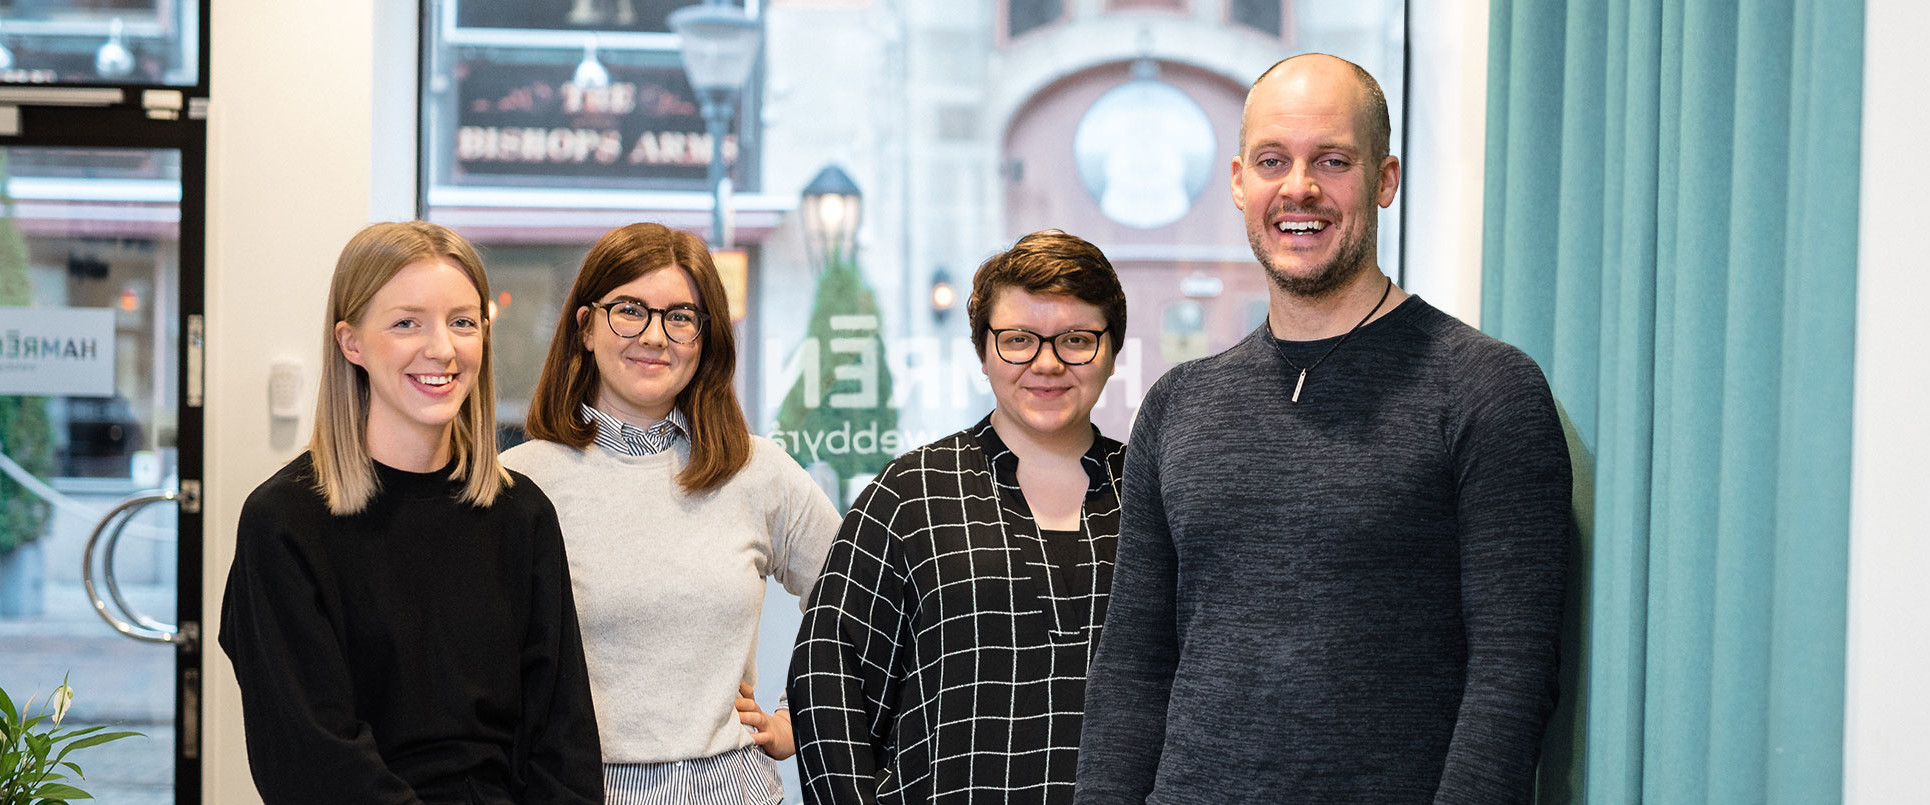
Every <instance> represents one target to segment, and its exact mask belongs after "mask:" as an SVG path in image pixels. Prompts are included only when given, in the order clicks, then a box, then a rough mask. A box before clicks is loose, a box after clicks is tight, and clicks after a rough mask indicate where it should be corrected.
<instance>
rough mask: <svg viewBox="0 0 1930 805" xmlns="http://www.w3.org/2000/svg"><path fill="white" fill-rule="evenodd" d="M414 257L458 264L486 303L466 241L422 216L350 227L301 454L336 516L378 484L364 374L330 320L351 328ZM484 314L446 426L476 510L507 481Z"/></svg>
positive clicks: (332, 284)
mask: <svg viewBox="0 0 1930 805" xmlns="http://www.w3.org/2000/svg"><path fill="white" fill-rule="evenodd" d="M422 260H445V261H448V262H449V263H451V264H453V265H455V266H456V267H457V268H459V269H461V270H462V272H463V273H464V274H466V275H468V277H469V282H470V284H472V285H474V286H475V287H476V297H477V299H478V300H479V303H480V304H481V305H482V306H483V307H484V310H485V313H486V312H487V308H488V305H489V302H488V300H489V277H488V276H487V275H485V274H484V273H483V264H482V258H481V257H480V256H478V255H477V254H476V248H475V247H474V246H471V245H470V244H469V241H467V240H465V239H463V237H462V236H461V235H458V234H456V233H455V232H452V231H450V230H449V229H448V228H447V227H443V226H439V225H436V224H432V223H428V222H426V221H403V222H399V223H380V224H375V225H372V226H370V227H368V228H367V229H364V230H362V231H360V232H357V233H355V237H353V238H350V239H349V242H348V245H347V246H343V247H342V256H341V257H340V258H338V259H337V260H336V261H335V276H334V278H333V279H331V280H330V281H329V284H328V316H327V317H326V319H325V320H324V322H323V326H322V388H321V394H320V397H319V399H318V400H317V401H316V403H315V434H314V436H313V437H312V438H311V439H310V440H309V443H308V449H309V452H310V453H312V454H313V455H314V459H315V487H316V489H317V490H319V491H320V492H321V494H322V497H323V498H324V499H326V500H327V502H328V510H329V511H330V512H331V513H333V514H337V515H346V514H354V513H356V512H359V511H361V510H362V509H364V508H366V507H367V506H368V504H369V500H370V499H372V498H374V497H375V493H376V492H377V491H378V489H377V487H378V486H379V484H378V482H377V480H376V477H375V460H374V459H372V458H370V457H369V448H368V428H369V375H368V372H367V370H365V369H363V368H362V367H360V366H356V365H355V364H353V363H350V362H349V360H348V358H347V357H346V356H344V355H343V354H342V348H341V346H340V345H339V344H338V343H337V342H336V339H335V325H336V323H337V322H346V323H348V325H349V326H351V327H353V326H357V325H360V324H361V322H362V317H363V315H364V314H366V313H367V312H368V307H369V302H370V300H372V299H374V298H375V294H376V292H377V291H380V290H381V289H382V286H384V285H387V284H388V283H389V280H390V279H393V278H394V277H395V275H396V274H397V273H399V272H400V271H402V269H403V268H405V267H407V266H409V265H410V264H413V263H416V262H419V261H422ZM489 324H490V322H489V320H488V318H487V317H485V318H484V319H483V351H482V365H481V366H479V367H477V370H476V384H475V386H473V387H472V388H470V390H469V396H468V397H467V398H465V399H464V400H463V401H462V408H461V409H460V410H458V411H457V412H456V419H455V422H454V423H453V427H452V428H451V442H452V443H451V452H452V453H453V455H454V458H455V461H456V470H455V477H456V478H458V479H461V481H462V483H463V490H462V495H461V499H462V500H463V502H465V503H469V504H470V505H473V506H481V507H486V506H489V505H490V504H492V503H494V502H496V496H497V495H498V494H500V493H501V492H502V490H503V489H504V488H505V487H507V486H509V485H510V477H509V471H508V470H506V469H504V468H503V465H502V462H501V461H499V460H498V459H497V457H496V378H495V374H494V372H493V370H492V358H491V356H490V348H489V329H490V328H489Z"/></svg>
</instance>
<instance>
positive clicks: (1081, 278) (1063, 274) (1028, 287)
mask: <svg viewBox="0 0 1930 805" xmlns="http://www.w3.org/2000/svg"><path fill="white" fill-rule="evenodd" d="M1001 288H1017V289H1019V290H1021V291H1025V292H1027V293H1036V294H1058V295H1061V296H1070V297H1072V298H1074V299H1077V300H1079V301H1081V302H1085V303H1086V304H1089V305H1092V306H1093V307H1096V308H1099V312H1100V314H1101V315H1103V316H1105V318H1106V337H1107V338H1109V339H1111V340H1112V352H1113V354H1114V355H1118V354H1119V350H1120V348H1121V347H1123V346H1124V345H1125V343H1126V291H1125V290H1124V289H1122V288H1120V287H1119V273H1118V272H1116V271H1113V268H1112V261H1110V260H1107V259H1106V255H1105V253H1104V252H1101V251H1099V247H1097V246H1094V245H1092V244H1091V243H1087V242H1086V240H1085V239H1084V238H1080V237H1076V236H1073V235H1068V234H1066V233H1065V232H1063V231H1061V230H1057V229H1041V230H1039V231H1037V232H1034V233H1032V234H1030V235H1026V236H1025V237H1022V238H1019V242H1017V243H1014V244H1012V248H1010V249H1006V250H1005V251H1002V252H999V253H998V254H995V255H992V256H991V257H988V258H986V260H985V262H983V263H981V264H979V267H978V273H976V274H973V275H972V298H971V299H970V300H969V301H968V302H966V303H965V314H966V318H969V319H971V321H972V348H973V349H976V350H978V359H979V360H981V361H982V360H985V341H986V338H987V337H988V336H989V335H990V334H991V332H992V305H993V303H995V302H997V301H998V293H999V289H1001Z"/></svg>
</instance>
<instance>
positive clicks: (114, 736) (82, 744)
mask: <svg viewBox="0 0 1930 805" xmlns="http://www.w3.org/2000/svg"><path fill="white" fill-rule="evenodd" d="M137 735H140V733H138V732H103V733H101V734H99V735H89V736H87V737H85V738H82V739H80V740H78V741H75V742H73V743H70V744H68V745H66V746H65V747H62V748H61V750H60V754H58V755H55V756H54V760H53V762H54V763H59V762H60V761H61V760H63V759H65V758H66V757H67V753H68V752H72V751H74V750H76V749H86V748H87V747H90V746H100V745H101V744H104V743H107V742H109V741H118V740H120V739H122V738H132V737H134V736H137Z"/></svg>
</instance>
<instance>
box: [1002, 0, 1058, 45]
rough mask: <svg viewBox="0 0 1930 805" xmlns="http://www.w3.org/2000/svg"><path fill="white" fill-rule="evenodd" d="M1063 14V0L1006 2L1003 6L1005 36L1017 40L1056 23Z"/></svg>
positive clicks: (1013, 0) (1014, 0) (1011, 0)
mask: <svg viewBox="0 0 1930 805" xmlns="http://www.w3.org/2000/svg"><path fill="white" fill-rule="evenodd" d="M1064 14H1065V0H1008V2H1007V3H1006V5H1005V19H1006V29H1005V35H1006V36H1007V37H1010V38H1013V39H1017V38H1018V37H1019V36H1021V35H1023V34H1026V33H1029V32H1031V31H1033V30H1036V29H1038V28H1043V27H1045V26H1046V25H1049V24H1051V23H1053V22H1056V21H1058V19H1059V17H1060V16H1062V15H1064Z"/></svg>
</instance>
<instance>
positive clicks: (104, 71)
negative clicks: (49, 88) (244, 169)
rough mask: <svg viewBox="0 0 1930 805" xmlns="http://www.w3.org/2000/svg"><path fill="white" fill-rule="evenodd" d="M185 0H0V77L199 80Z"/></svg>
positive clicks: (195, 19)
mask: <svg viewBox="0 0 1930 805" xmlns="http://www.w3.org/2000/svg"><path fill="white" fill-rule="evenodd" d="M200 16H201V4H200V3H197V2H193V0H10V1H6V2H0V20H3V21H4V26H5V27H4V28H0V34H4V38H0V84H156V85H168V86H193V85H194V84H196V83H199V74H200V66H201V51H200V49H199V47H198V46H197V43H198V42H199V40H200V37H199V35H198V34H199V28H200V24H201V22H200Z"/></svg>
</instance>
